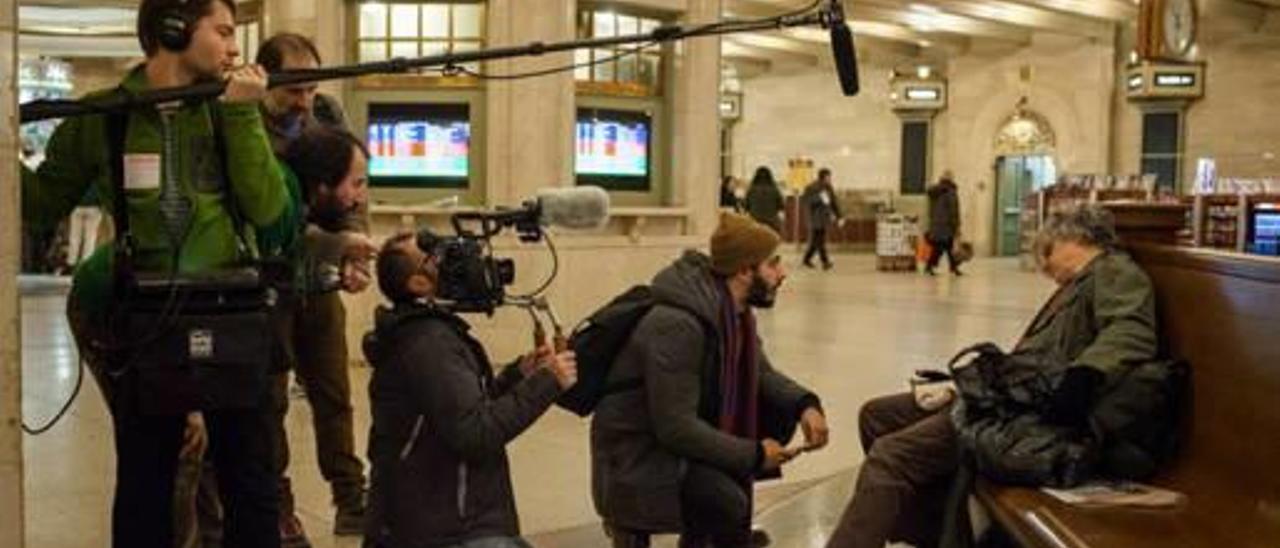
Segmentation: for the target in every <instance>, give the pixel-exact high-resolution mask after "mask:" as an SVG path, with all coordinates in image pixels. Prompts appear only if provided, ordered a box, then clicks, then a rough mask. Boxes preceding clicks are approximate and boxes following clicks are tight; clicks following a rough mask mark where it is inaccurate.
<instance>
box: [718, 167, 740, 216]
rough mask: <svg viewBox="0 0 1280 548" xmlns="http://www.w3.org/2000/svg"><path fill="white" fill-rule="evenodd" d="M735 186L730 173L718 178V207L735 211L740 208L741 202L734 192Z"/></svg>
mask: <svg viewBox="0 0 1280 548" xmlns="http://www.w3.org/2000/svg"><path fill="white" fill-rule="evenodd" d="M735 186H736V185H734V180H733V176H732V175H725V176H724V177H721V178H720V207H721V208H725V209H732V210H733V211H734V213H737V212H739V211H741V210H742V203H740V202H739V201H738V194H737V193H736V192H734V187H735Z"/></svg>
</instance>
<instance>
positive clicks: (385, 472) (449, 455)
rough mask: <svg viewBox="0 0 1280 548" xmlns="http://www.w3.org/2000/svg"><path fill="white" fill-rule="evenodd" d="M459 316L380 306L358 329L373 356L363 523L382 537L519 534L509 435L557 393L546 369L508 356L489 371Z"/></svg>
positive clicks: (408, 540) (396, 541)
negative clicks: (528, 369) (529, 369)
mask: <svg viewBox="0 0 1280 548" xmlns="http://www.w3.org/2000/svg"><path fill="white" fill-rule="evenodd" d="M468 329H469V327H468V326H467V324H466V323H465V322H464V321H463V320H462V319H461V318H459V317H457V316H455V315H452V314H448V313H445V312H443V311H440V310H438V309H435V308H432V307H428V306H426V305H398V306H397V307H396V308H395V309H391V310H389V309H386V308H381V309H379V310H378V313H377V317H376V328H375V330H374V331H373V332H371V333H370V334H369V335H366V337H365V343H364V347H365V356H366V357H367V358H368V359H369V362H370V363H371V364H372V365H373V367H374V370H373V378H372V379H371V380H370V382H369V402H370V407H371V408H372V412H373V426H372V427H371V428H370V434H369V460H370V462H371V463H372V470H371V478H370V483H371V487H370V493H369V499H370V500H369V518H368V520H367V522H366V532H367V533H368V534H369V535H370V536H371V537H373V538H376V539H379V540H380V541H381V542H382V545H384V546H395V547H397V548H406V547H408V548H412V547H426V546H441V545H452V544H459V543H462V542H464V541H467V540H471V539H476V538H482V537H490V536H518V535H519V534H520V529H519V524H518V519H517V515H516V507H515V500H514V497H513V495H512V490H511V475H510V471H509V469H508V464H507V452H506V444H507V443H509V442H510V441H511V440H513V439H515V437H516V436H518V435H520V433H521V432H524V430H525V429H527V428H528V427H529V426H530V425H532V424H533V422H534V421H535V420H536V419H537V418H538V417H539V416H541V415H542V414H543V412H545V411H546V410H547V408H548V407H549V406H550V405H551V404H552V402H553V401H554V400H555V398H556V396H557V395H559V393H560V389H559V385H558V384H557V383H556V379H555V377H554V376H553V374H552V373H551V372H550V371H548V370H546V369H540V370H538V372H537V373H534V374H533V375H530V376H529V377H528V378H525V377H523V376H522V374H521V372H520V370H519V368H518V367H516V366H515V365H514V364H512V365H510V366H508V367H507V368H506V369H505V370H504V371H502V373H501V374H500V375H498V376H497V377H495V376H494V374H493V371H492V368H491V366H490V364H489V360H488V358H487V357H486V356H485V352H484V349H483V348H482V347H481V346H480V343H479V342H477V341H476V340H475V339H474V338H472V337H471V336H470V335H469V334H468Z"/></svg>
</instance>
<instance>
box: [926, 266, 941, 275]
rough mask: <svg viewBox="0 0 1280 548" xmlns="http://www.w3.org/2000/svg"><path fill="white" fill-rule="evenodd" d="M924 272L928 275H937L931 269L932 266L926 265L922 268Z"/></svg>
mask: <svg viewBox="0 0 1280 548" xmlns="http://www.w3.org/2000/svg"><path fill="white" fill-rule="evenodd" d="M924 273H925V274H928V275H930V276H937V275H938V274H937V273H936V272H934V271H933V269H932V268H928V267H925V269H924Z"/></svg>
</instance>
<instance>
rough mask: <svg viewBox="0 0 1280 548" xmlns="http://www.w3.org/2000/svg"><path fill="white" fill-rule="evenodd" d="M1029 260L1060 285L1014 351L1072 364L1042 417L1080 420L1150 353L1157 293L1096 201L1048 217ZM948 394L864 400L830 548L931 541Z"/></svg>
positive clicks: (951, 466) (943, 475)
mask: <svg viewBox="0 0 1280 548" xmlns="http://www.w3.org/2000/svg"><path fill="white" fill-rule="evenodd" d="M1036 258H1037V260H1038V261H1039V265H1040V268H1041V270H1042V271H1043V273H1044V274H1045V275H1046V276H1048V277H1049V278H1052V279H1053V281H1054V282H1056V283H1057V284H1058V291H1057V292H1056V293H1054V295H1053V297H1051V298H1050V299H1049V302H1048V303H1046V304H1045V305H1044V307H1043V308H1041V310H1040V312H1039V313H1038V314H1037V315H1036V317H1035V319H1033V320H1032V322H1031V325H1030V326H1029V327H1028V328H1027V331H1026V332H1025V333H1024V334H1023V335H1022V338H1021V339H1020V340H1019V342H1018V344H1017V347H1016V348H1017V351H1027V352H1036V353H1046V354H1048V355H1052V356H1057V357H1060V358H1061V359H1064V360H1066V362H1065V363H1068V364H1070V368H1069V369H1067V372H1066V373H1065V374H1064V376H1063V378H1062V381H1061V383H1060V384H1059V386H1058V388H1057V389H1056V392H1055V393H1054V394H1053V397H1052V400H1051V405H1050V406H1049V412H1048V413H1047V414H1046V416H1045V419H1046V420H1048V421H1049V422H1052V423H1057V424H1062V425H1081V424H1084V423H1085V421H1087V420H1088V417H1089V414H1090V411H1091V410H1092V408H1093V404H1094V402H1095V399H1096V396H1097V395H1098V394H1100V393H1101V391H1102V390H1103V389H1104V387H1109V386H1111V385H1112V384H1113V383H1114V382H1115V381H1116V380H1117V379H1119V378H1121V377H1122V376H1123V375H1124V373H1125V372H1126V371H1128V370H1130V369H1131V368H1133V367H1135V366H1136V365H1137V364H1142V363H1147V362H1151V361H1152V360H1153V359H1155V357H1156V316H1155V295H1154V293H1153V292H1152V287H1151V281H1150V279H1148V278H1147V275H1146V274H1145V273H1144V272H1143V271H1142V270H1141V269H1140V268H1139V267H1138V265H1137V264H1135V263H1134V262H1133V260H1132V259H1130V258H1129V256H1128V255H1126V254H1125V253H1123V252H1121V251H1119V250H1118V248H1117V237H1116V233H1115V227H1114V221H1113V219H1112V217H1111V214H1110V213H1109V212H1107V211H1106V210H1104V209H1101V208H1098V207H1096V206H1084V207H1080V208H1078V209H1074V210H1071V211H1068V212H1064V213H1059V214H1055V215H1053V216H1052V217H1051V218H1050V219H1049V220H1048V222H1047V223H1046V225H1045V226H1044V228H1043V230H1042V231H1041V233H1040V234H1039V236H1038V237H1037V242H1036ZM920 394H922V395H923V394H926V392H920ZM952 399H953V394H952V393H951V392H944V393H943V396H941V397H932V398H930V397H923V396H922V397H920V398H919V399H918V398H917V397H916V396H914V395H912V394H910V393H907V394H898V395H893V396H886V397H882V398H878V399H875V400H872V401H870V402H868V403H867V404H866V405H865V406H863V408H862V411H861V413H860V415H859V417H858V426H859V430H860V433H861V435H862V445H863V450H864V451H865V452H866V455H867V458H866V462H865V463H864V464H863V465H862V469H861V470H860V471H859V473H858V481H857V485H856V487H855V491H854V495H853V499H852V500H851V501H850V502H849V505H848V506H847V507H846V508H845V511H844V514H843V515H842V516H841V518H840V523H839V525H838V526H837V529H836V531H835V533H834V534H833V535H832V538H831V540H830V543H829V544H828V546H829V547H830V548H837V547H838V548H864V547H865V548H870V547H874V548H882V547H883V546H884V545H885V543H886V542H888V541H903V542H910V543H911V544H914V545H916V546H936V545H937V544H938V542H939V540H940V539H939V536H940V529H941V524H942V523H941V522H942V510H943V500H944V499H945V498H946V491H947V486H948V485H949V483H950V481H951V480H952V478H953V476H954V474H955V473H956V471H957V468H958V460H959V459H958V458H957V455H958V454H959V447H958V442H957V435H956V428H955V426H954V425H953V422H952V418H951V416H950V415H951V413H949V411H950V409H951V406H952V404H951V400H952Z"/></svg>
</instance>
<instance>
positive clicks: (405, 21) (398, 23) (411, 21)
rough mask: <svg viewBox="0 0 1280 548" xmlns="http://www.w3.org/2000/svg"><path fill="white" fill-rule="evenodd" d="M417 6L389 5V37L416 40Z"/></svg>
mask: <svg viewBox="0 0 1280 548" xmlns="http://www.w3.org/2000/svg"><path fill="white" fill-rule="evenodd" d="M418 36H419V34H418V6H417V5H415V4H392V5H391V37H392V38H417V37H418Z"/></svg>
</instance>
